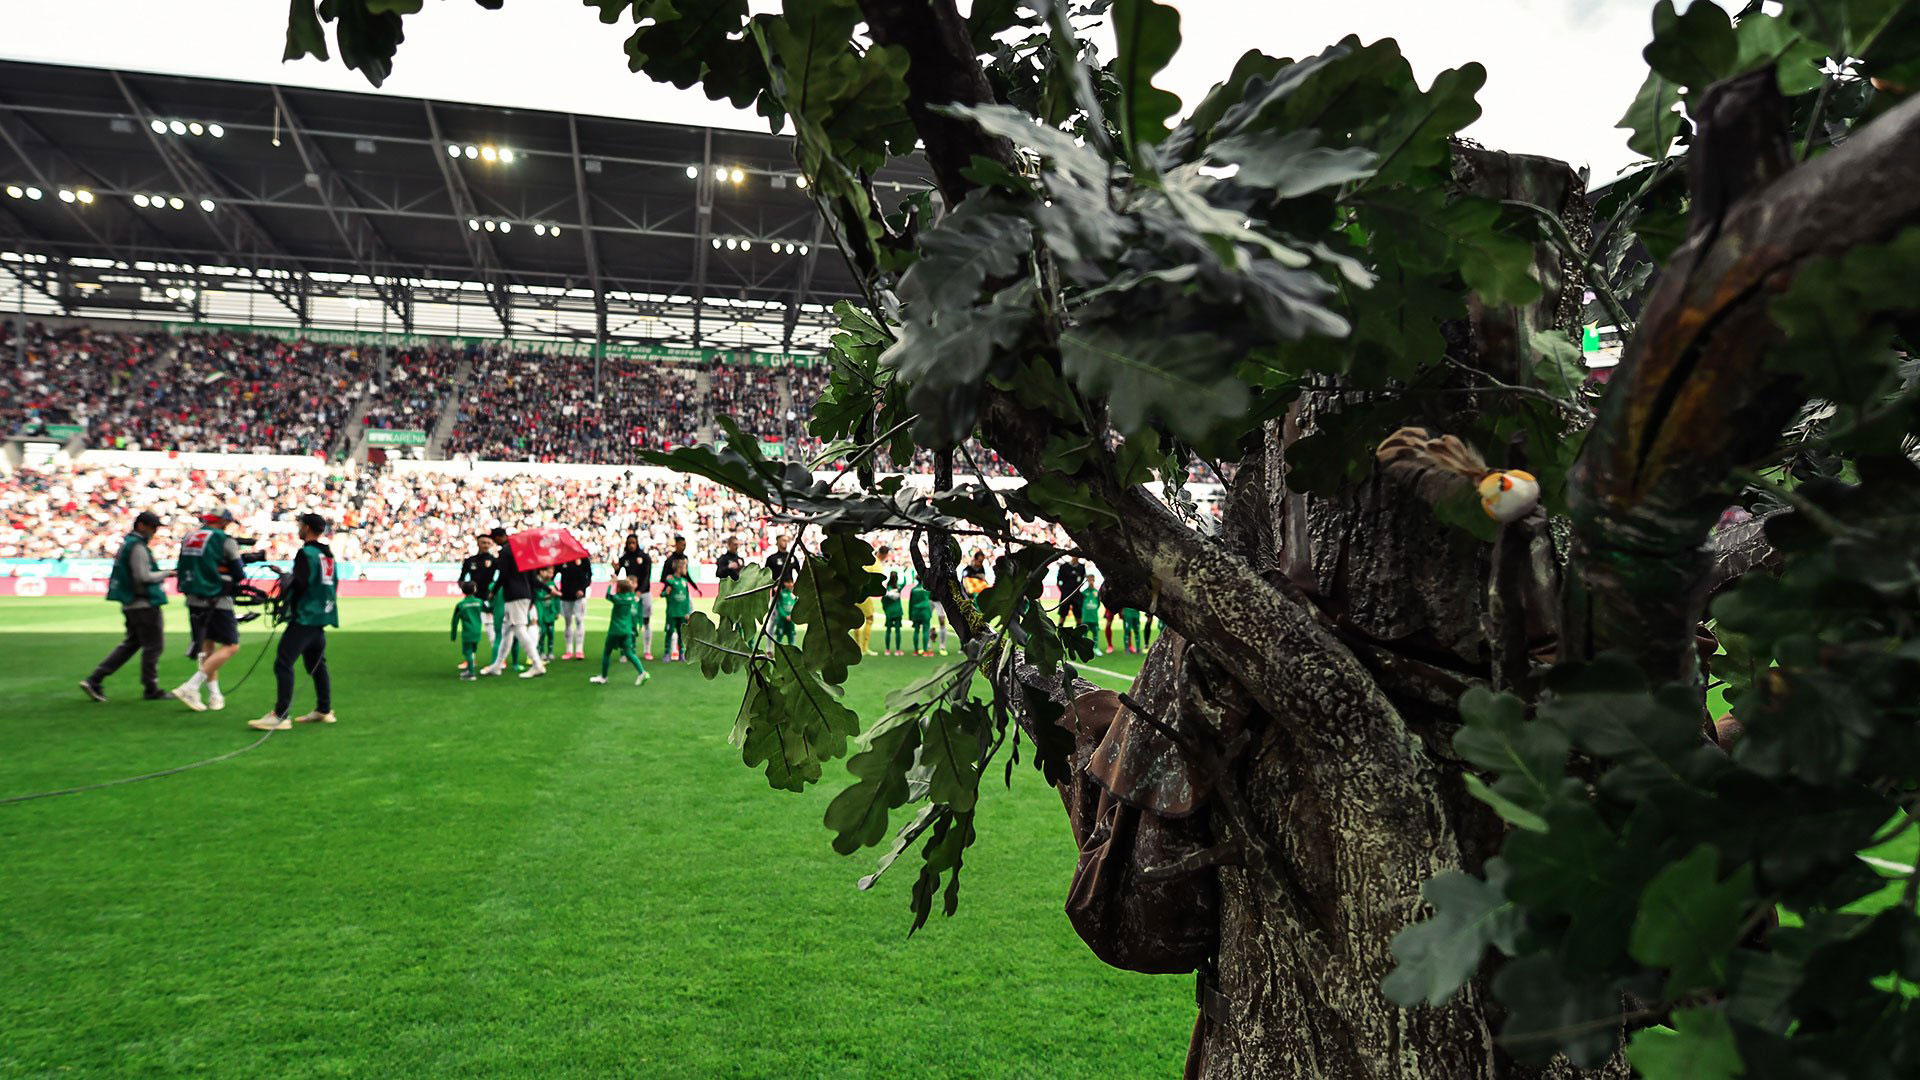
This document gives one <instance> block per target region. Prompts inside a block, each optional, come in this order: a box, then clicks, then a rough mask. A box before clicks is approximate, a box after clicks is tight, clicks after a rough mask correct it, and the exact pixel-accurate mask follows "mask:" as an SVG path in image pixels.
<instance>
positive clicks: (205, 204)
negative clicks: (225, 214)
mask: <svg viewBox="0 0 1920 1080" xmlns="http://www.w3.org/2000/svg"><path fill="white" fill-rule="evenodd" d="M200 209H202V210H204V211H206V212H207V213H209V214H211V213H213V200H212V199H201V200H200Z"/></svg>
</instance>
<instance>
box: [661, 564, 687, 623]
mask: <svg viewBox="0 0 1920 1080" xmlns="http://www.w3.org/2000/svg"><path fill="white" fill-rule="evenodd" d="M692 585H693V579H691V578H689V577H687V576H686V575H684V574H675V575H673V576H672V577H668V578H662V579H661V580H660V586H661V591H662V592H664V593H665V594H666V596H667V618H669V619H684V618H686V617H687V616H689V615H691V614H693V593H692V592H691V591H690V587H691V586H692Z"/></svg>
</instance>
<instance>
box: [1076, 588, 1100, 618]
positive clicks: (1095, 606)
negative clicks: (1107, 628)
mask: <svg viewBox="0 0 1920 1080" xmlns="http://www.w3.org/2000/svg"><path fill="white" fill-rule="evenodd" d="M1080 621H1081V622H1083V623H1088V624H1092V623H1097V622H1099V621H1100V594H1099V593H1097V592H1094V591H1093V589H1092V588H1090V587H1089V588H1082V589H1081V590H1080Z"/></svg>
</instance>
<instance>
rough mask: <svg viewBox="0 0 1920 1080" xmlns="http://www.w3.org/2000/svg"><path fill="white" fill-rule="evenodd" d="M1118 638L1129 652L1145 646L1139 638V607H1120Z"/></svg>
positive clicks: (1134, 651)
mask: <svg viewBox="0 0 1920 1080" xmlns="http://www.w3.org/2000/svg"><path fill="white" fill-rule="evenodd" d="M1120 639H1121V640H1122V641H1123V642H1125V644H1126V646H1127V651H1128V652H1130V653H1137V652H1139V651H1140V650H1141V649H1143V648H1144V647H1145V646H1144V645H1142V644H1141V639H1140V609H1138V608H1121V609H1120Z"/></svg>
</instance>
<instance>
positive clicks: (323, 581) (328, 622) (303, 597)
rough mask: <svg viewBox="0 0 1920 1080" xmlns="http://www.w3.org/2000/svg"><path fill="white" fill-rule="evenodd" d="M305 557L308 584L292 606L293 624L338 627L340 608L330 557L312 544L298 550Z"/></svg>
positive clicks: (337, 579)
mask: <svg viewBox="0 0 1920 1080" xmlns="http://www.w3.org/2000/svg"><path fill="white" fill-rule="evenodd" d="M300 554H302V555H305V556H306V557H307V561H306V575H307V580H306V581H305V582H303V583H302V584H303V585H304V586H305V588H304V589H303V590H302V592H301V593H300V599H299V600H297V601H295V603H294V605H293V614H292V620H293V621H294V622H295V623H298V624H299V625H301V626H339V625H340V606H339V604H337V603H335V594H334V585H335V584H336V583H337V582H338V581H339V577H338V576H337V571H336V570H335V568H334V563H333V553H332V552H330V551H328V550H327V549H326V548H323V547H319V546H317V545H315V544H308V545H307V546H305V547H303V548H301V549H300Z"/></svg>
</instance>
